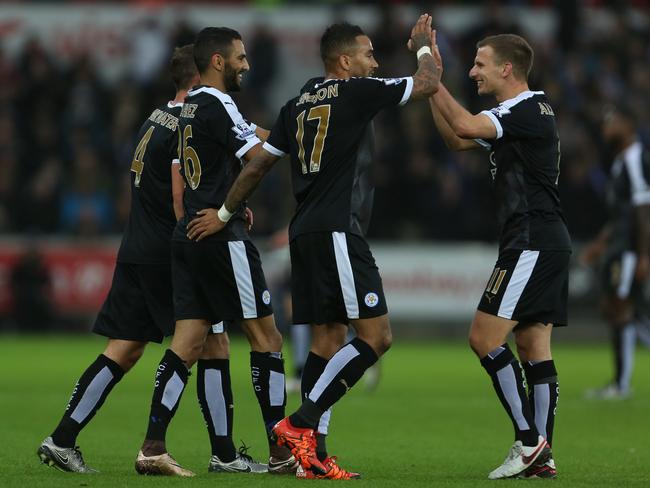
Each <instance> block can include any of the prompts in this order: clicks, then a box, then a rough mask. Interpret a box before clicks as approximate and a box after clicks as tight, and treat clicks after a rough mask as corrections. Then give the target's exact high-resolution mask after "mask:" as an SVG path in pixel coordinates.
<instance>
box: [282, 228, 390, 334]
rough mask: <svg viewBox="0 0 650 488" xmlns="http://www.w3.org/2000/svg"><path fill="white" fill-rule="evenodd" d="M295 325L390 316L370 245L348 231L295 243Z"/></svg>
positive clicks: (321, 234)
mask: <svg viewBox="0 0 650 488" xmlns="http://www.w3.org/2000/svg"><path fill="white" fill-rule="evenodd" d="M290 251H291V297H292V305H293V323H294V324H325V323H328V322H339V323H344V324H347V323H349V321H350V320H355V319H366V318H372V317H378V316H380V315H384V314H385V313H387V312H388V308H387V306H386V297H385V296H384V288H383V286H382V282H381V277H380V276H379V270H378V269H377V265H376V264H375V259H374V258H373V256H372V253H371V252H370V248H369V247H368V243H367V242H366V241H365V239H364V238H363V237H361V236H358V235H356V234H350V233H347V232H313V233H309V234H302V235H299V236H297V237H295V238H294V239H293V240H292V241H291V243H290Z"/></svg>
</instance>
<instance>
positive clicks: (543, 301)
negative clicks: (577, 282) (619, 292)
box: [478, 249, 571, 326]
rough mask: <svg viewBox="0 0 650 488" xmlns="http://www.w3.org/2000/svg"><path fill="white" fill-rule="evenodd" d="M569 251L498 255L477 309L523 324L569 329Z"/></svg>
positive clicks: (512, 251)
mask: <svg viewBox="0 0 650 488" xmlns="http://www.w3.org/2000/svg"><path fill="white" fill-rule="evenodd" d="M570 255H571V253H570V252H569V251H531V250H516V249H506V250H504V251H501V252H500V253H499V257H498V259H497V262H496V265H495V267H494V271H492V274H491V275H490V279H489V280H488V283H487V286H486V288H485V291H484V292H483V296H482V297H481V301H480V302H479V305H478V309H479V310H480V311H482V312H485V313H489V314H490V315H496V316H497V317H502V318H504V319H509V320H516V321H518V322H519V323H520V324H527V323H537V322H539V323H543V324H549V323H552V324H553V325H554V326H563V325H567V298H568V292H569V258H570Z"/></svg>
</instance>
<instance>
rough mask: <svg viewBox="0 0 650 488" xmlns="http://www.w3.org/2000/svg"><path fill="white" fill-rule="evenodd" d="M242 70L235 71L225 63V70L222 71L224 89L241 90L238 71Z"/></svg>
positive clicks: (230, 90)
mask: <svg viewBox="0 0 650 488" xmlns="http://www.w3.org/2000/svg"><path fill="white" fill-rule="evenodd" d="M242 72H243V71H237V70H236V69H232V68H231V67H230V65H228V64H226V70H225V71H224V74H223V75H224V80H223V81H224V84H225V85H226V91H229V92H238V91H240V90H241V85H240V84H239V78H238V75H239V73H242Z"/></svg>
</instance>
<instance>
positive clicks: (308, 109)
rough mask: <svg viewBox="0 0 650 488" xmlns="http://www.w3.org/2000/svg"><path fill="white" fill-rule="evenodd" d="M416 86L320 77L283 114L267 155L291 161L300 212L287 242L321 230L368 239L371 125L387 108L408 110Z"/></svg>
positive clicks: (393, 81) (267, 146)
mask: <svg viewBox="0 0 650 488" xmlns="http://www.w3.org/2000/svg"><path fill="white" fill-rule="evenodd" d="M412 87H413V79H412V78H395V79H382V78H351V79H349V80H324V79H323V78H315V79H312V80H309V81H308V82H307V83H306V84H305V86H304V87H303V88H302V90H301V94H300V95H299V96H298V97H296V98H293V99H291V100H289V101H288V102H287V103H286V104H285V105H284V107H282V110H281V111H280V115H279V116H278V118H277V121H276V122H275V125H274V126H273V129H272V130H271V134H270V136H269V138H268V141H267V142H266V143H265V144H264V148H265V149H266V150H267V151H269V152H270V153H272V154H274V155H276V156H283V155H284V154H290V155H291V158H290V160H291V180H292V186H293V193H294V196H295V198H296V201H297V208H296V213H295V215H294V217H293V219H292V221H291V225H290V227H289V238H290V239H293V238H294V237H295V236H297V235H300V234H304V233H308V232H320V231H332V232H334V231H336V232H351V233H354V234H358V235H364V234H365V232H366V230H367V227H368V224H369V221H370V215H371V211H372V203H373V194H374V186H373V184H372V182H371V181H370V173H369V169H370V164H371V162H372V160H373V144H372V124H371V122H372V119H373V117H374V116H375V115H376V114H377V112H379V111H380V110H381V109H382V108H384V107H388V106H391V105H398V104H404V103H406V102H407V101H408V99H409V97H410V95H411V90H412Z"/></svg>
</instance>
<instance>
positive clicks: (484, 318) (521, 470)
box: [430, 34, 571, 479]
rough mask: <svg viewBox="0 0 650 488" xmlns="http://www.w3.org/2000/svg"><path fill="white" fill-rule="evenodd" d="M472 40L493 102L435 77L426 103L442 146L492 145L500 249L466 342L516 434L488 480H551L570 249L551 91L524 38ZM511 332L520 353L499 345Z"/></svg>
mask: <svg viewBox="0 0 650 488" xmlns="http://www.w3.org/2000/svg"><path fill="white" fill-rule="evenodd" d="M476 47H477V51H476V57H475V59H474V66H473V67H472V69H471V70H470V72H469V76H470V78H471V79H472V80H474V81H475V82H476V86H477V89H478V94H479V95H485V96H492V97H494V98H495V99H496V101H497V102H498V106H496V107H495V108H493V109H491V110H485V111H483V112H481V113H479V114H477V115H472V114H471V113H469V112H468V111H467V110H465V109H464V108H463V107H461V106H460V104H459V103H458V102H457V101H456V100H455V99H454V98H453V97H452V96H451V95H450V94H449V92H448V91H447V89H446V88H445V87H444V86H443V85H442V84H441V86H440V89H439V90H438V92H437V93H436V94H435V95H434V96H433V97H432V98H431V100H430V102H431V103H430V105H431V110H432V113H433V119H434V121H435V125H436V127H437V128H438V131H439V132H440V134H441V135H442V137H443V139H444V140H445V142H446V144H447V146H448V147H449V148H451V149H454V150H458V151H462V150H467V149H476V148H484V149H487V150H488V151H489V158H488V159H489V172H490V173H489V174H490V176H491V180H492V184H493V187H494V194H495V198H496V203H497V215H498V222H499V226H500V239H499V256H498V258H497V262H496V265H495V268H494V271H493V272H492V275H491V276H490V278H489V280H488V283H487V287H486V289H485V292H484V293H483V296H482V297H481V300H480V302H479V305H478V310H477V311H476V314H475V315H474V319H473V321H472V325H471V328H470V333H469V343H470V346H471V348H472V350H473V351H474V352H475V353H476V355H477V356H478V357H479V358H480V360H481V365H482V366H483V367H484V368H485V370H486V371H487V373H488V374H489V375H490V377H491V378H492V383H493V385H494V388H495V390H496V393H497V396H498V397H499V400H500V401H501V403H502V405H503V407H504V408H505V410H506V412H507V413H508V415H509V417H510V419H511V420H512V424H513V427H514V431H515V443H514V445H513V446H512V448H511V449H510V452H509V454H508V457H507V458H506V459H505V461H504V462H503V464H502V465H501V466H499V467H498V468H496V469H495V470H494V471H492V472H491V473H490V474H489V478H490V479H497V478H509V477H513V476H517V475H520V474H521V476H525V477H544V478H547V477H555V476H556V475H557V472H556V470H555V464H554V462H553V460H552V458H551V449H550V444H551V441H552V437H553V424H554V417H555V407H556V405H557V398H558V391H559V390H558V380H557V371H556V369H555V363H554V362H553V359H552V356H551V331H552V329H553V326H556V327H557V326H563V325H566V323H567V309H566V307H567V292H568V270H569V256H570V254H571V240H570V238H569V233H568V231H567V228H566V224H565V219H564V216H563V214H562V209H561V206H560V198H559V194H558V188H557V182H558V177H559V171H560V169H559V163H560V141H559V138H558V132H557V128H556V124H555V115H554V113H553V108H552V107H551V105H550V102H549V100H548V98H547V97H546V95H545V94H544V92H541V91H530V90H529V88H528V74H529V72H530V69H531V67H532V64H533V50H532V48H531V47H530V45H529V44H528V42H526V40H525V39H523V38H521V37H519V36H516V35H513V34H501V35H497V36H491V37H486V38H485V39H483V40H482V41H480V42H478V44H477V45H476ZM511 331H514V335H515V342H516V344H517V354H518V356H519V360H517V358H516V357H515V355H514V354H513V353H512V351H511V350H510V347H509V346H508V343H507V342H506V338H507V336H508V334H509V333H510V332H511ZM519 361H521V363H520V362H519ZM522 363H523V371H524V372H525V375H526V379H527V381H528V385H529V390H530V392H529V396H528V397H527V396H526V390H525V383H524V378H523V375H522V367H521V365H522Z"/></svg>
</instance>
